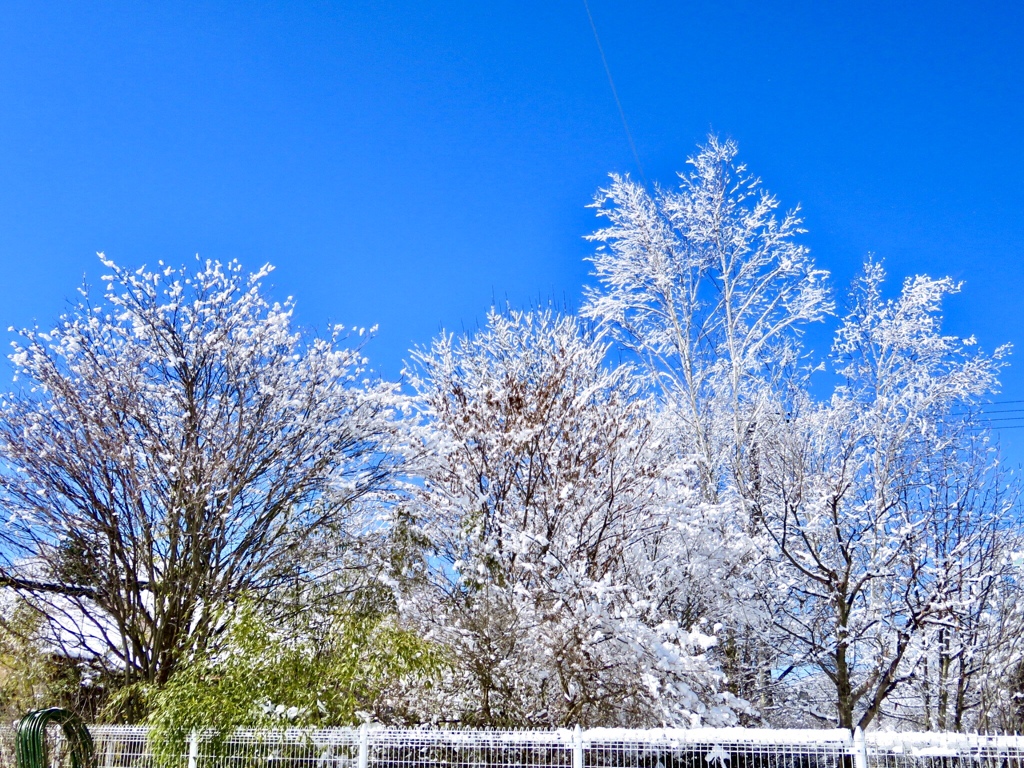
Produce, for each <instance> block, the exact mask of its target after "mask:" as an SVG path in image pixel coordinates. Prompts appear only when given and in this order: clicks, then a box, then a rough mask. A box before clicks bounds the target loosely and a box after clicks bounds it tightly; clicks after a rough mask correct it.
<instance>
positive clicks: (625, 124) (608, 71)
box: [583, 0, 650, 187]
mask: <svg viewBox="0 0 1024 768" xmlns="http://www.w3.org/2000/svg"><path fill="white" fill-rule="evenodd" d="M583 7H584V8H586V9H587V18H588V19H589V20H590V29H591V30H592V31H593V33H594V42H596V43H597V50H598V52H599V53H600V54H601V63H602V64H604V73H605V74H606V75H608V85H610V86H611V87H612V96H614V97H615V106H616V107H618V108H619V117H621V118H622V127H623V128H625V129H626V138H627V139H628V140H629V148H630V149H631V150H632V151H633V160H634V161H636V167H637V170H638V171H640V178H641V179H643V180H644V186H645V187H646V186H650V185H649V184H648V183H647V176H646V175H645V174H644V166H643V164H642V163H641V162H640V155H639V154H638V153H637V151H636V144H634V143H633V133H632V131H630V130H629V123H628V122H627V121H626V112H625V111H624V110H623V109H622V102H621V101H620V100H619V92H618V90H617V89H616V88H615V80H613V79H612V70H611V68H610V67H609V66H608V59H607V57H605V55H604V46H603V45H601V38H600V37H599V36H598V34H597V25H596V24H594V17H593V15H592V14H591V13H590V3H588V2H587V0H583Z"/></svg>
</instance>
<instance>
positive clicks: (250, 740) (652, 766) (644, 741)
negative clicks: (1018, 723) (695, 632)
mask: <svg viewBox="0 0 1024 768" xmlns="http://www.w3.org/2000/svg"><path fill="white" fill-rule="evenodd" d="M89 730H90V733H91V734H92V737H93V741H94V743H95V747H96V758H97V768H1024V737H1019V736H983V735H976V734H974V735H972V734H955V733H875V732H870V733H866V734H865V733H861V732H860V731H857V732H856V733H855V734H852V735H851V734H850V732H849V731H845V730H769V729H753V728H695V729H690V730H675V729H655V730H628V729H616V728H593V729H589V730H580V729H575V730H567V729H563V730H554V731H482V730H425V729H397V728H378V727H372V726H364V727H362V728H333V729H327V730H305V729H289V730H283V731H266V730H264V731H257V730H240V731H236V732H235V733H233V734H231V735H230V736H229V737H227V738H226V739H225V740H222V741H220V742H216V741H214V740H213V739H211V738H209V737H208V736H206V735H203V734H198V735H195V736H193V737H192V738H191V739H190V740H189V742H188V745H187V748H186V750H184V752H183V754H181V755H177V756H173V755H172V756H171V758H167V756H164V759H163V761H160V760H158V759H157V757H156V755H155V754H154V752H153V749H152V745H151V744H150V743H149V741H148V739H147V733H148V732H147V729H146V728H142V727H131V726H93V727H91V728H90V729H89ZM50 736H51V739H50V742H51V745H52V748H51V765H52V766H53V768H61V766H62V765H63V764H64V762H65V761H64V759H63V750H62V736H61V734H60V733H59V731H55V732H52V733H51V734H50ZM13 742H14V731H13V729H12V728H10V727H6V728H0V768H15V765H14V750H13Z"/></svg>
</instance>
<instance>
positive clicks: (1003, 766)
mask: <svg viewBox="0 0 1024 768" xmlns="http://www.w3.org/2000/svg"><path fill="white" fill-rule="evenodd" d="M865 742H866V746H867V761H868V764H869V765H870V766H871V768H1024V737H1020V736H983V735H979V734H967V733H869V734H866V735H865Z"/></svg>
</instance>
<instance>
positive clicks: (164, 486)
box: [0, 259, 394, 684]
mask: <svg viewBox="0 0 1024 768" xmlns="http://www.w3.org/2000/svg"><path fill="white" fill-rule="evenodd" d="M103 264H104V266H105V267H106V269H108V270H109V272H110V274H109V276H108V277H106V278H104V279H105V280H106V282H107V286H106V291H105V294H104V296H103V298H102V300H101V301H100V302H99V303H95V304H94V303H93V302H92V300H91V299H90V297H89V293H88V291H87V290H85V289H83V291H82V293H83V298H82V300H81V302H80V303H78V304H77V305H76V306H74V307H73V308H72V309H71V310H70V311H69V312H68V313H67V314H66V315H65V316H64V317H63V318H62V319H61V321H60V322H59V323H58V324H57V326H56V327H55V328H53V329H52V330H49V331H43V330H40V329H38V328H36V329H29V330H24V331H22V332H21V340H20V341H19V342H16V343H15V344H14V352H13V354H12V355H11V360H12V361H13V363H14V366H15V368H16V371H17V379H18V381H19V382H20V385H21V387H22V388H21V389H20V390H19V391H16V392H14V393H11V394H8V395H5V396H3V399H2V402H0V459H2V460H0V499H2V504H3V506H4V509H5V523H4V525H3V527H2V528H0V536H2V540H3V546H2V547H0V557H2V558H3V560H2V564H0V584H2V585H3V586H4V587H6V588H8V589H10V590H15V591H17V592H18V593H20V594H21V595H22V596H23V597H24V599H25V601H26V602H27V603H28V604H30V605H32V606H34V607H36V608H37V609H38V610H39V611H41V612H43V613H44V615H45V618H46V620H47V624H46V626H47V632H46V633H45V634H46V637H45V641H46V642H47V643H49V644H50V647H52V648H53V649H54V651H55V652H59V653H63V654H65V655H67V656H69V657H72V658H80V659H83V660H84V661H85V662H86V663H89V664H91V665H93V667H94V668H95V669H98V670H99V671H101V672H104V673H108V674H115V673H116V674H117V675H119V676H122V679H123V681H124V682H126V683H132V682H134V681H140V682H143V683H157V684H160V683H163V682H164V681H166V680H167V679H168V678H169V676H170V675H171V674H172V673H173V672H174V671H175V670H176V669H177V668H178V667H179V666H180V665H181V664H182V663H183V662H184V661H186V660H188V659H189V658H192V657H193V656H194V655H196V654H202V653H204V652H207V651H209V650H210V646H211V643H212V642H213V641H214V640H215V637H216V633H217V632H218V631H219V626H220V625H219V624H218V621H219V620H220V619H218V617H222V616H223V611H224V610H225V609H226V608H229V607H230V605H231V604H232V601H234V600H235V599H237V598H238V597H239V596H242V595H244V596H245V598H246V600H248V601H253V600H255V601H259V600H261V599H262V598H263V597H264V596H266V595H267V594H268V593H269V592H270V591H272V590H273V588H274V587H275V586H276V585H278V584H279V583H281V582H282V581H283V580H284V581H289V582H293V581H294V579H295V578H296V577H297V574H299V573H300V572H301V570H302V568H303V567H305V566H304V565H303V564H302V558H300V557H299V556H298V555H299V554H300V553H302V551H303V548H304V546H305V542H308V541H309V540H310V538H311V537H314V536H315V535H316V534H317V533H318V532H321V531H323V530H325V529H326V528H327V527H331V526H334V527H337V526H339V525H341V524H342V523H343V522H344V521H345V520H346V519H347V518H349V517H350V516H351V515H352V514H353V507H354V505H356V504H357V503H358V502H359V500H360V499H361V498H363V497H364V496H365V495H366V494H368V493H369V492H371V491H373V490H374V489H378V488H380V487H381V486H382V484H383V483H384V482H385V481H386V480H387V479H388V478H389V476H390V474H391V472H392V462H393V460H394V459H393V456H394V454H393V453H391V452H390V451H389V450H388V449H389V446H390V442H391V439H392V436H393V432H394V429H393V426H392V422H391V420H390V417H389V412H390V408H391V405H390V403H391V401H392V389H391V388H389V387H388V386H383V385H376V384H372V383H367V381H366V380H365V373H364V366H365V363H366V361H365V359H364V358H363V356H362V353H361V351H360V349H359V348H358V347H356V348H350V347H347V346H345V345H344V344H343V343H342V342H343V339H342V336H341V333H342V331H341V329H337V330H336V332H335V333H334V335H333V336H331V337H330V338H315V339H309V340H307V339H304V338H303V336H302V335H301V334H300V333H299V332H297V331H296V330H294V329H293V328H292V303H291V300H290V299H289V300H288V301H287V302H285V303H284V304H277V303H271V302H269V301H268V300H267V299H266V298H265V296H264V294H263V292H262V290H261V281H262V280H263V279H264V278H265V277H266V275H267V274H268V273H269V272H270V269H271V268H270V267H269V266H268V267H264V268H263V269H261V270H260V271H258V272H256V273H254V274H251V275H245V274H244V273H243V272H242V270H241V267H240V266H239V265H238V264H237V263H234V262H232V263H229V264H220V263H218V262H207V263H205V264H198V265H197V267H196V268H195V269H193V270H191V271H190V270H187V269H185V268H181V269H175V268H172V267H169V266H165V265H163V264H162V263H161V265H160V266H159V268H158V269H155V270H149V269H146V268H142V269H139V270H138V271H135V272H132V271H128V270H125V269H123V268H121V267H119V266H117V265H116V264H114V263H113V262H111V261H109V260H107V259H103Z"/></svg>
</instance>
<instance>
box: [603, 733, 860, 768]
mask: <svg viewBox="0 0 1024 768" xmlns="http://www.w3.org/2000/svg"><path fill="white" fill-rule="evenodd" d="M583 755H584V768H846V766H850V765H851V760H852V757H851V756H852V752H851V739H850V734H849V732H848V731H769V730H755V729H748V728H695V729H691V730H674V729H665V730H657V731H631V730H619V729H600V728H597V729H592V730H590V731H584V751H583Z"/></svg>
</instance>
